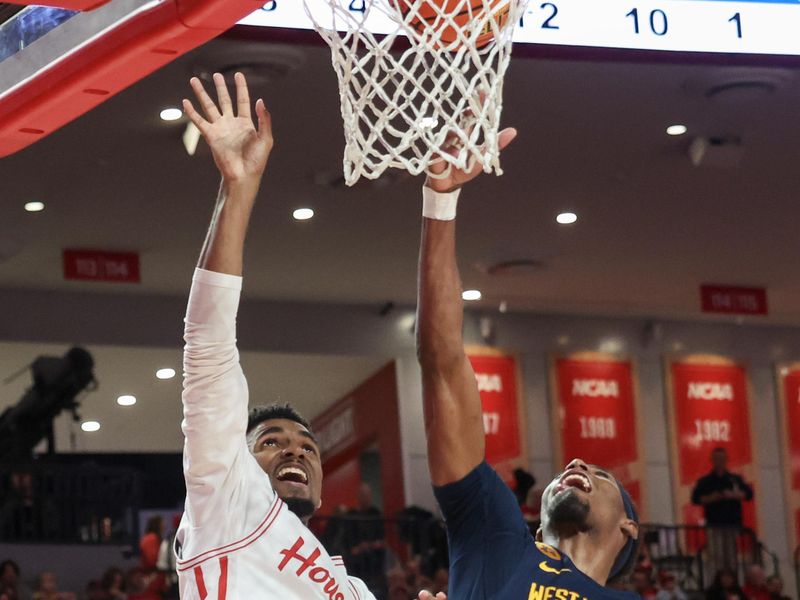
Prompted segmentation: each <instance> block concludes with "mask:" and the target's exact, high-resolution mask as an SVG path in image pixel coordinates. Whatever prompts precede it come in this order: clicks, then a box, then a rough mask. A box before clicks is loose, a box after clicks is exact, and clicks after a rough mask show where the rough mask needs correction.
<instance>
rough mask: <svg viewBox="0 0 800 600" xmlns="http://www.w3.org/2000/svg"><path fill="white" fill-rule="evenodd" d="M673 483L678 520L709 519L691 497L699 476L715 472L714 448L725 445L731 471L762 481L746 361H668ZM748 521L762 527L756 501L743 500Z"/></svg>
mask: <svg viewBox="0 0 800 600" xmlns="http://www.w3.org/2000/svg"><path fill="white" fill-rule="evenodd" d="M668 373H669V385H668V399H667V406H668V411H669V421H670V428H669V430H670V447H671V451H672V452H671V454H672V460H671V464H672V486H673V495H674V498H675V511H676V517H677V519H678V522H680V523H685V524H688V525H702V524H703V523H704V516H703V507H702V506H696V505H693V504H692V502H691V494H692V489H693V488H694V485H695V483H696V482H697V480H698V479H700V478H701V477H703V476H704V475H707V474H708V473H710V472H711V451H712V450H713V449H714V448H725V450H726V451H727V453H728V470H729V471H731V472H732V473H736V474H738V475H741V476H742V477H743V478H744V479H745V481H747V482H748V483H750V484H751V485H752V486H753V489H754V492H755V493H754V495H755V500H758V485H757V481H756V477H755V475H756V468H755V464H754V456H755V452H754V451H753V437H752V433H751V431H752V429H751V424H750V394H749V385H748V379H747V371H746V369H745V367H744V366H743V365H740V364H737V363H736V362H734V361H732V360H730V359H728V358H725V357H721V356H713V355H694V356H688V357H685V358H682V359H673V360H671V361H669V363H668ZM742 511H743V519H744V526H745V527H749V528H751V529H753V530H757V527H756V510H755V503H754V502H752V501H751V502H743V503H742Z"/></svg>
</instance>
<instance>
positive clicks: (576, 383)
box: [551, 352, 645, 513]
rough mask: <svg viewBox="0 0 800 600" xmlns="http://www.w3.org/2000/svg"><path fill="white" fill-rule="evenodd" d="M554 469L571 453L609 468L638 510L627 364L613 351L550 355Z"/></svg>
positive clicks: (633, 406)
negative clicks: (613, 353)
mask: <svg viewBox="0 0 800 600" xmlns="http://www.w3.org/2000/svg"><path fill="white" fill-rule="evenodd" d="M551 365H552V366H551V385H552V389H553V397H554V398H555V410H553V411H552V416H553V419H554V423H553V431H554V432H555V436H554V442H555V447H556V451H555V462H556V464H555V465H554V467H555V472H556V473H558V472H559V471H561V469H563V467H564V465H565V464H566V463H567V462H569V461H570V460H572V459H573V458H581V459H583V460H584V461H586V462H587V463H590V464H595V465H597V466H599V467H603V468H606V469H608V470H610V471H611V472H612V473H613V475H614V476H615V477H616V478H617V479H618V480H619V481H620V482H621V483H622V484H623V485H624V486H625V488H626V489H627V490H628V492H629V493H630V495H631V498H633V501H634V502H635V503H636V505H637V506H638V507H639V510H640V511H641V512H642V513H644V512H645V511H644V505H643V503H642V500H643V490H642V480H643V478H644V463H643V460H642V452H641V449H640V445H639V434H638V429H639V428H638V414H639V410H638V402H637V394H636V387H637V386H636V384H635V377H634V370H633V365H632V363H631V362H630V361H629V360H623V359H620V358H619V357H616V356H614V355H610V354H605V353H599V352H579V353H575V354H571V355H569V356H566V357H556V358H554V359H553V360H552V361H551Z"/></svg>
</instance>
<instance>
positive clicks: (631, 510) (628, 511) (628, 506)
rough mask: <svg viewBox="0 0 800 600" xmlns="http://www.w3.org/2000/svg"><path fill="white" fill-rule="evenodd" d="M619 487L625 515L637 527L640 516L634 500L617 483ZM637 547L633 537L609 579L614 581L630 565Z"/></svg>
mask: <svg viewBox="0 0 800 600" xmlns="http://www.w3.org/2000/svg"><path fill="white" fill-rule="evenodd" d="M617 487H619V493H620V496H622V505H623V506H624V507H625V515H626V516H627V517H628V518H629V519H630V520H631V521H633V522H635V523H636V524H637V525H638V524H639V515H638V514H637V512H636V507H635V506H634V505H633V500H631V497H630V494H628V492H627V490H626V489H625V488H624V487H622V484H621V483H620V482H619V481H617ZM635 547H636V540H634V539H633V538H632V537H629V538H628V541H627V542H625V546H623V548H622V550H621V551H620V553H619V554H618V555H617V559H616V560H615V561H614V565H613V566H612V567H611V572H610V573H609V575H608V579H609V580H612V579H614V578H615V577H617V576H618V575H619V574H620V573H622V571H623V570H624V569H625V567H626V566H627V564H628V561H630V559H631V555H632V554H633V549H634V548H635Z"/></svg>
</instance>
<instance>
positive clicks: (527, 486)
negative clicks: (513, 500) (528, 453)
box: [512, 469, 536, 506]
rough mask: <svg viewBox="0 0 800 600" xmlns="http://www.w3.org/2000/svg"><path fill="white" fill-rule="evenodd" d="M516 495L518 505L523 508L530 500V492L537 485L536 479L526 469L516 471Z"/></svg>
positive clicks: (514, 487)
mask: <svg viewBox="0 0 800 600" xmlns="http://www.w3.org/2000/svg"><path fill="white" fill-rule="evenodd" d="M513 475H514V485H513V487H512V489H513V490H514V495H515V496H516V497H517V504H519V505H520V506H523V505H524V504H525V502H526V500H527V499H528V492H529V491H531V490H532V489H533V487H534V486H535V485H536V477H534V476H533V474H532V473H528V471H526V470H525V469H514V473H513Z"/></svg>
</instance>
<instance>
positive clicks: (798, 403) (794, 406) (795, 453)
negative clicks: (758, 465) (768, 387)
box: [778, 363, 800, 552]
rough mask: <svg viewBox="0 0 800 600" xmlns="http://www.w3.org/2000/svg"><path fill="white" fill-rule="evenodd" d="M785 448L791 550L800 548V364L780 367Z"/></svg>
mask: <svg viewBox="0 0 800 600" xmlns="http://www.w3.org/2000/svg"><path fill="white" fill-rule="evenodd" d="M778 381H779V389H780V414H781V423H782V425H781V427H782V431H781V441H782V444H781V448H782V450H783V465H784V468H783V473H784V475H783V478H784V489H785V492H786V506H787V508H788V513H789V515H790V517H789V518H790V520H791V521H792V523H791V526H790V527H789V529H788V533H789V535H788V538H789V549H790V550H791V551H792V552H794V551H795V549H796V548H797V547H798V544H800V363H794V364H792V365H789V366H785V367H779V369H778Z"/></svg>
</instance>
